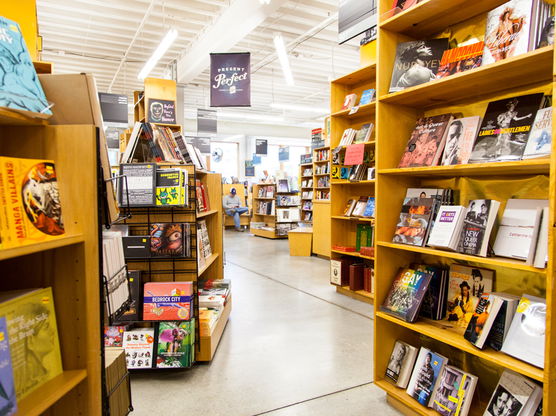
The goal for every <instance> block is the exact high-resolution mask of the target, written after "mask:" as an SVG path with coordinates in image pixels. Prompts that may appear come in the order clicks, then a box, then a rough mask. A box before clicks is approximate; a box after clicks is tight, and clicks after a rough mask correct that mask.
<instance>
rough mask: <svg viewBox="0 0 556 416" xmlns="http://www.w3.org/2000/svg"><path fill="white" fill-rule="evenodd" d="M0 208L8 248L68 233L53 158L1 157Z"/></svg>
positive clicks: (2, 230)
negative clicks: (0, 196) (0, 197)
mask: <svg viewBox="0 0 556 416" xmlns="http://www.w3.org/2000/svg"><path fill="white" fill-rule="evenodd" d="M0 195H4V196H7V197H6V199H5V203H3V204H2V207H1V209H2V211H0V217H1V218H0V224H2V229H1V230H0V231H1V233H2V235H1V237H2V238H1V240H2V246H3V247H4V248H8V247H17V246H20V245H24V244H32V243H40V242H44V241H49V240H53V239H55V238H57V237H59V236H62V235H63V234H65V228H64V221H63V218H62V202H61V199H60V191H59V187H58V175H57V174H56V166H55V165H54V162H53V161H51V160H37V159H19V158H10V157H0Z"/></svg>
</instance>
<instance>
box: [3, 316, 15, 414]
mask: <svg viewBox="0 0 556 416" xmlns="http://www.w3.org/2000/svg"><path fill="white" fill-rule="evenodd" d="M16 413H17V398H16V395H15V384H14V371H13V368H12V358H11V356H10V337H9V334H8V324H7V322H6V318H5V317H4V316H2V317H0V414H2V415H5V416H11V415H15V414H16Z"/></svg>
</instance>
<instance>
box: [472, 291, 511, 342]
mask: <svg viewBox="0 0 556 416" xmlns="http://www.w3.org/2000/svg"><path fill="white" fill-rule="evenodd" d="M503 303H504V302H503V300H502V299H500V298H498V297H497V296H496V295H493V294H490V293H483V294H482V295H481V297H480V298H479V302H478V303H477V308H475V312H474V313H473V315H472V316H471V320H470V321H469V324H468V325H467V328H466V329H465V333H464V334H463V337H464V338H465V339H466V340H467V341H469V342H470V343H472V344H473V345H475V346H476V347H477V348H479V349H483V347H484V345H485V343H486V341H487V338H488V336H489V334H490V329H491V328H492V325H493V324H494V320H495V319H496V316H497V315H498V312H499V311H500V308H501V307H502V305H503Z"/></svg>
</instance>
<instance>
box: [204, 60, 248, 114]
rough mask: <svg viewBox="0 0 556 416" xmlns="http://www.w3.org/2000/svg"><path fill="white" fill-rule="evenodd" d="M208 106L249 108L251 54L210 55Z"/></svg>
mask: <svg viewBox="0 0 556 416" xmlns="http://www.w3.org/2000/svg"><path fill="white" fill-rule="evenodd" d="M210 106H211V107H251V54H250V53H249V52H241V53H211V54H210Z"/></svg>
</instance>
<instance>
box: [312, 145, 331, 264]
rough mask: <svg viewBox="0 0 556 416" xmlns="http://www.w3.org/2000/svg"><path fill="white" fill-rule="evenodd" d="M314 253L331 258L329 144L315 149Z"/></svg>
mask: <svg viewBox="0 0 556 416" xmlns="http://www.w3.org/2000/svg"><path fill="white" fill-rule="evenodd" d="M319 185H322V186H319ZM313 253H315V254H317V255H319V256H322V257H326V258H330V147H329V146H326V147H320V148H317V149H313Z"/></svg>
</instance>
